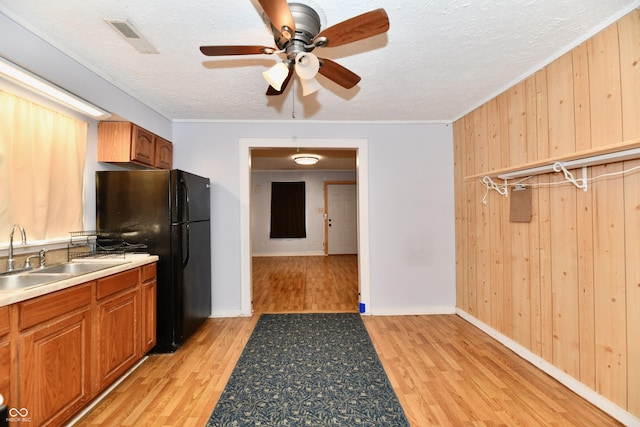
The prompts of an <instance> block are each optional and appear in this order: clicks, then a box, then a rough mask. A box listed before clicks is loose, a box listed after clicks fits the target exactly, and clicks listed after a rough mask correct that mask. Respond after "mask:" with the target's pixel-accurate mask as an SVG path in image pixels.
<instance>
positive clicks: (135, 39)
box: [105, 19, 158, 53]
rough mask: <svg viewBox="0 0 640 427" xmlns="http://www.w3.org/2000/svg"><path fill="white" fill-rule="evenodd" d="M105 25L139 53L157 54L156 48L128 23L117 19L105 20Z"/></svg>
mask: <svg viewBox="0 0 640 427" xmlns="http://www.w3.org/2000/svg"><path fill="white" fill-rule="evenodd" d="M105 21H106V22H107V24H109V25H111V27H112V28H113V29H114V30H116V31H117V32H118V34H120V35H121V36H122V37H124V39H125V40H126V41H127V42H129V44H130V45H131V46H133V47H134V48H135V49H136V50H137V51H138V52H140V53H158V51H157V50H156V48H154V47H153V46H151V43H149V41H148V40H147V39H145V38H144V36H143V35H142V34H140V32H139V31H138V30H136V29H135V27H134V26H133V25H131V23H130V22H129V21H126V20H124V21H123V20H119V19H105Z"/></svg>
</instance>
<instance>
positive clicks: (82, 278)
mask: <svg viewBox="0 0 640 427" xmlns="http://www.w3.org/2000/svg"><path fill="white" fill-rule="evenodd" d="M158 259H159V258H158V256H157V255H149V254H126V255H125V256H124V259H123V258H115V259H114V258H103V259H87V260H86V262H96V263H99V262H119V261H120V262H123V263H122V264H119V265H116V266H113V267H109V268H105V269H103V270H98V271H94V272H92V273H87V274H80V275H78V276H75V277H71V278H69V279H64V280H59V281H57V282H53V283H49V284H46V285H41V286H35V287H33V288H28V289H19V290H15V291H8V292H5V291H0V307H3V306H5V305H10V304H14V303H17V302H20V301H24V300H28V299H30V298H35V297H39V296H42V295H46V294H49V293H52V292H55V291H59V290H61V289H66V288H70V287H71V286H75V285H79V284H81V283H86V282H91V281H92V280H97V279H100V278H102V277H106V276H110V275H112V274H116V273H121V272H123V271H127V270H131V269H132V268H137V267H140V266H142V265H145V264H150V263H152V262H155V261H158ZM80 262H82V261H80Z"/></svg>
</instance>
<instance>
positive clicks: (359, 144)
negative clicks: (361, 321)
mask: <svg viewBox="0 0 640 427" xmlns="http://www.w3.org/2000/svg"><path fill="white" fill-rule="evenodd" d="M274 147H278V148H279V147H282V148H323V149H324V148H326V149H331V148H337V149H353V150H355V151H356V165H357V166H356V176H357V182H358V190H359V191H358V197H357V201H358V206H359V209H358V219H357V225H358V233H357V236H358V239H357V246H358V251H357V253H358V291H359V305H360V312H361V313H367V314H368V313H369V312H370V308H369V301H370V276H369V235H368V232H367V230H368V229H369V212H368V204H369V201H368V184H369V179H368V150H367V140H366V139H296V138H284V139H279V138H240V141H239V163H240V249H241V254H240V256H241V271H240V280H241V286H240V302H241V313H242V315H246V316H250V315H251V313H252V304H251V301H252V295H251V292H252V289H251V264H252V257H251V255H252V254H251V248H252V245H251V213H250V204H251V150H252V149H253V148H274Z"/></svg>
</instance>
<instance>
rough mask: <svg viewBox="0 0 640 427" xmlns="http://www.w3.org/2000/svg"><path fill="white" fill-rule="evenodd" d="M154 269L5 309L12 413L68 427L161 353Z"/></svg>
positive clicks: (2, 368) (1, 327) (3, 348)
mask: <svg viewBox="0 0 640 427" xmlns="http://www.w3.org/2000/svg"><path fill="white" fill-rule="evenodd" d="M152 266H153V268H150V267H149V265H145V266H142V267H138V268H134V269H131V270H128V271H124V272H122V273H117V274H114V275H112V276H108V277H106V278H103V279H98V280H97V281H93V282H88V283H84V284H80V285H77V286H73V287H71V288H68V289H64V290H60V291H57V292H53V293H51V294H47V295H43V296H40V297H36V298H33V299H30V300H26V301H23V302H20V303H16V304H13V305H10V306H5V307H0V393H1V394H3V396H4V397H5V399H6V400H7V402H6V403H7V406H8V407H15V408H20V409H21V410H25V409H26V411H28V415H27V417H26V418H27V419H28V421H29V422H30V425H37V426H58V425H63V424H64V423H65V422H67V421H69V420H70V419H71V418H72V417H73V416H75V415H76V414H77V413H78V412H79V411H80V410H81V409H82V408H83V407H84V406H86V405H87V404H88V403H89V402H90V401H91V400H92V399H93V398H94V397H96V396H97V395H98V394H99V393H101V392H102V391H104V390H105V389H106V388H107V387H108V386H109V385H110V384H112V383H113V382H114V381H115V380H116V379H118V378H119V377H120V376H121V375H122V374H124V373H125V372H126V371H127V370H128V369H129V368H131V367H132V366H133V365H134V364H135V363H137V362H138V360H140V359H141V358H142V357H143V356H144V355H145V354H146V352H147V351H148V349H150V348H151V347H153V345H155V263H154V264H152ZM151 307H153V315H152V316H151V317H150V318H149V319H147V318H145V317H144V316H147V315H149V310H150V308H151ZM151 342H153V344H151ZM0 424H1V423H0Z"/></svg>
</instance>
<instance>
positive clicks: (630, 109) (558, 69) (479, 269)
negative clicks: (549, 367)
mask: <svg viewBox="0 0 640 427" xmlns="http://www.w3.org/2000/svg"><path fill="white" fill-rule="evenodd" d="M453 131H454V144H455V147H454V150H455V191H456V275H457V287H456V291H457V306H458V307H459V308H460V309H462V310H464V311H466V312H467V313H469V314H471V315H472V316H474V317H476V318H477V319H479V320H481V321H482V322H484V323H486V324H487V325H489V326H491V327H492V328H494V329H496V330H497V331H500V332H501V333H502V334H504V335H506V336H508V337H510V338H511V339H513V340H515V341H516V342H518V343H519V344H521V345H523V346H524V347H526V348H528V349H529V350H530V351H532V352H533V353H535V354H538V355H539V356H541V357H542V358H544V359H545V360H547V361H548V362H550V363H552V364H553V365H554V366H556V367H557V368H559V369H561V370H563V371H565V372H566V373H568V374H569V375H571V376H573V377H574V378H576V379H578V380H579V381H581V382H582V383H583V384H585V385H587V386H588V387H590V388H592V389H594V390H595V391H597V392H598V393H600V394H601V395H602V396H604V397H605V398H607V399H609V400H611V401H613V402H614V403H616V404H617V405H619V406H620V407H622V408H624V409H626V410H627V411H628V412H630V413H632V414H634V415H636V416H640V170H637V171H633V172H628V173H625V174H620V175H614V176H610V177H606V178H600V179H597V180H593V181H590V182H589V188H588V191H586V192H585V191H583V190H581V189H577V188H576V187H575V186H573V185H572V184H562V182H563V176H562V174H554V173H551V174H543V175H539V176H537V177H534V178H531V179H529V180H527V181H526V184H539V186H535V187H534V186H533V185H532V190H531V191H532V219H531V221H530V222H528V223H526V222H525V223H523V222H510V219H509V218H510V217H509V212H510V210H509V209H510V206H509V203H510V200H511V197H503V196H501V195H499V194H498V193H497V192H495V191H491V192H489V193H487V192H486V189H485V187H484V186H483V185H482V183H481V179H479V178H477V176H479V175H481V174H484V173H487V174H488V173H490V171H495V170H498V169H502V168H509V167H515V166H518V165H522V164H526V163H528V162H535V161H539V160H544V159H548V158H553V157H556V156H561V155H567V154H570V153H574V152H579V151H584V150H589V149H595V148H599V147H606V146H609V145H613V144H620V143H623V142H626V141H633V140H637V139H638V138H640V11H639V10H635V11H634V12H632V13H631V14H629V15H627V16H626V17H624V18H623V19H621V20H620V21H618V22H617V23H616V24H614V25H612V26H610V27H608V28H606V29H605V30H603V31H602V32H600V33H599V34H597V35H595V36H594V37H592V38H591V39H589V40H588V41H586V42H585V43H583V44H581V45H580V46H578V47H576V48H575V49H573V50H572V51H571V52H569V53H567V54H565V55H564V56H562V57H561V58H559V59H557V60H556V61H554V62H553V63H551V64H549V65H548V66H546V67H545V68H543V69H541V70H539V71H538V72H536V73H535V74H534V75H532V76H530V77H528V78H526V79H525V80H524V81H522V82H520V83H518V84H516V85H515V86H513V87H512V88H510V89H509V90H507V91H505V92H504V93H502V94H500V95H499V96H497V97H496V98H494V99H492V100H491V101H489V102H487V103H486V104H484V105H482V106H480V107H478V108H477V109H475V110H474V111H472V112H471V113H469V114H467V115H466V116H464V117H462V118H461V119H459V120H457V121H456V122H455V123H454V128H453ZM634 167H640V160H633V161H625V162H618V163H610V164H606V165H601V166H594V167H589V168H588V175H589V177H590V178H594V177H598V176H601V175H604V174H609V173H613V172H620V171H623V170H628V169H631V168H634ZM474 175H475V176H476V178H469V177H471V176H474ZM556 184H559V185H556ZM483 201H485V202H486V203H483Z"/></svg>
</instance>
